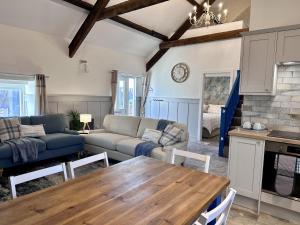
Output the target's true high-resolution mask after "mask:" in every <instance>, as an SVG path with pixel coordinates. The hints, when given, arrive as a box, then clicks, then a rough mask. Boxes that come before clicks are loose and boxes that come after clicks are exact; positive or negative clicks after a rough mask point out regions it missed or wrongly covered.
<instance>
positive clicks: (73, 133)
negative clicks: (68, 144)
mask: <svg viewBox="0 0 300 225" xmlns="http://www.w3.org/2000/svg"><path fill="white" fill-rule="evenodd" d="M65 133H66V134H72V135H79V132H78V131H77V130H70V129H68V128H66V129H65Z"/></svg>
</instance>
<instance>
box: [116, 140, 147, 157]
mask: <svg viewBox="0 0 300 225" xmlns="http://www.w3.org/2000/svg"><path fill="white" fill-rule="evenodd" d="M142 142H144V141H143V140H141V139H139V138H132V139H125V140H122V141H119V142H118V144H117V151H118V152H121V153H124V154H126V155H131V156H134V153H135V147H136V146H137V145H138V144H140V143H142Z"/></svg>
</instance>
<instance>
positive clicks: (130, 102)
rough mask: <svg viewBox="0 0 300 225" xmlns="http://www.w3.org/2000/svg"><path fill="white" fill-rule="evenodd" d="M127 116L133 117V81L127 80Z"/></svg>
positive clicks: (131, 79)
mask: <svg viewBox="0 0 300 225" xmlns="http://www.w3.org/2000/svg"><path fill="white" fill-rule="evenodd" d="M128 115H131V116H134V115H135V79H134V78H129V81H128Z"/></svg>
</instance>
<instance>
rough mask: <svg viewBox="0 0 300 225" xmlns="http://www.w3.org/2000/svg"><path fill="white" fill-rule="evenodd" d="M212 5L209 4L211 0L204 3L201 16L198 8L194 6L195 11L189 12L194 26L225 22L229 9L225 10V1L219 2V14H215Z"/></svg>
mask: <svg viewBox="0 0 300 225" xmlns="http://www.w3.org/2000/svg"><path fill="white" fill-rule="evenodd" d="M210 8H211V5H210V4H209V0H208V1H207V2H205V3H204V4H203V13H202V15H201V16H200V18H198V17H197V15H198V11H197V10H198V8H197V6H194V8H193V11H192V12H190V13H189V18H190V23H191V24H192V25H193V26H203V25H204V26H206V27H207V26H210V25H215V24H221V23H224V22H225V21H226V19H227V15H228V10H227V9H224V10H223V3H222V2H221V3H219V5H218V9H219V10H218V14H217V15H215V14H214V13H213V12H212V11H211V9H210Z"/></svg>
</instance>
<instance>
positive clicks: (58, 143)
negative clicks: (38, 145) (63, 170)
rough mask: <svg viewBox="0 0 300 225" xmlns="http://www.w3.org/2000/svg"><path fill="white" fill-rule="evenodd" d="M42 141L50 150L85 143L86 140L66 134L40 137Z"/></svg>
mask: <svg viewBox="0 0 300 225" xmlns="http://www.w3.org/2000/svg"><path fill="white" fill-rule="evenodd" d="M40 139H41V140H43V141H44V142H46V145H47V149H48V150H53V149H57V148H63V147H68V146H72V145H79V144H83V143H84V138H83V137H82V136H80V135H71V134H65V133H55V134H47V135H46V136H42V137H40Z"/></svg>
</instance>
